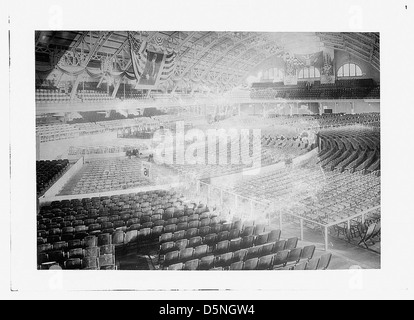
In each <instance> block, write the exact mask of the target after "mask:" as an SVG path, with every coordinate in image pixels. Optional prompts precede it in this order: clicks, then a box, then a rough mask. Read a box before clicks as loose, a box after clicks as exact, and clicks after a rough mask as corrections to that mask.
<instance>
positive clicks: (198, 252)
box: [194, 245, 208, 259]
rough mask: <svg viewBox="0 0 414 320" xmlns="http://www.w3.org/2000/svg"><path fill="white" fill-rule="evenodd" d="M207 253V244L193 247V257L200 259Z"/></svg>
mask: <svg viewBox="0 0 414 320" xmlns="http://www.w3.org/2000/svg"><path fill="white" fill-rule="evenodd" d="M207 253H208V246H207V245H201V246H198V247H195V248H194V259H201V258H203V257H204V256H206V255H207Z"/></svg>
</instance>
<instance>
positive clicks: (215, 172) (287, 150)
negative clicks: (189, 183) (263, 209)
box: [169, 136, 310, 179]
mask: <svg viewBox="0 0 414 320" xmlns="http://www.w3.org/2000/svg"><path fill="white" fill-rule="evenodd" d="M239 139H243V137H239ZM261 143H262V150H261V155H259V157H257V156H255V158H254V161H253V163H254V164H256V163H260V164H261V166H262V167H265V166H269V165H272V164H276V163H278V162H280V161H285V160H286V159H293V158H295V157H297V156H299V155H303V154H305V153H306V152H308V151H309V148H310V146H309V144H307V143H305V142H302V141H301V140H300V139H299V138H296V139H284V140H276V141H272V142H269V140H268V136H264V137H262V141H261ZM248 144H249V146H250V150H253V141H252V139H250V140H249V142H248ZM242 145H243V143H242V142H241V141H240V149H239V156H240V164H232V141H231V140H228V144H227V150H223V151H222V150H221V149H220V144H219V143H218V142H217V144H216V147H215V148H216V155H215V159H216V163H213V164H212V163H211V162H210V161H209V160H210V159H209V152H211V149H212V148H213V147H209V146H208V141H206V150H205V164H195V165H192V164H187V163H186V164H184V165H180V164H176V163H177V162H176V153H175V152H174V164H173V165H169V167H170V168H172V169H173V170H175V171H177V172H179V173H180V174H190V175H192V176H197V177H198V178H201V179H204V178H211V177H217V176H223V175H229V174H233V173H238V172H242V171H243V170H245V169H251V168H253V163H252V164H250V165H245V164H242V163H241V159H245V158H246V157H247V156H248V155H249V154H250V155H251V151H248V150H243V149H242V148H241V146H242ZM248 152H249V154H248ZM223 158H224V159H227V164H220V163H219V159H223Z"/></svg>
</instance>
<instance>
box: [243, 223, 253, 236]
mask: <svg viewBox="0 0 414 320" xmlns="http://www.w3.org/2000/svg"><path fill="white" fill-rule="evenodd" d="M253 232H254V227H250V226H247V227H245V228H244V229H243V231H242V233H241V237H243V238H244V237H248V236H252V235H253Z"/></svg>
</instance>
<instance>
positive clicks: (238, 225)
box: [231, 220, 243, 232]
mask: <svg viewBox="0 0 414 320" xmlns="http://www.w3.org/2000/svg"><path fill="white" fill-rule="evenodd" d="M231 228H232V230H237V231H239V232H241V230H242V228H243V223H242V221H241V220H236V221H233V225H232V227H231Z"/></svg>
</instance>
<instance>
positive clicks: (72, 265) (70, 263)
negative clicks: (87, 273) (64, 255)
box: [64, 258, 82, 270]
mask: <svg viewBox="0 0 414 320" xmlns="http://www.w3.org/2000/svg"><path fill="white" fill-rule="evenodd" d="M64 265H65V269H68V270H77V269H81V267H82V261H81V259H79V258H75V259H69V260H67V261H65V264H64Z"/></svg>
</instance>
